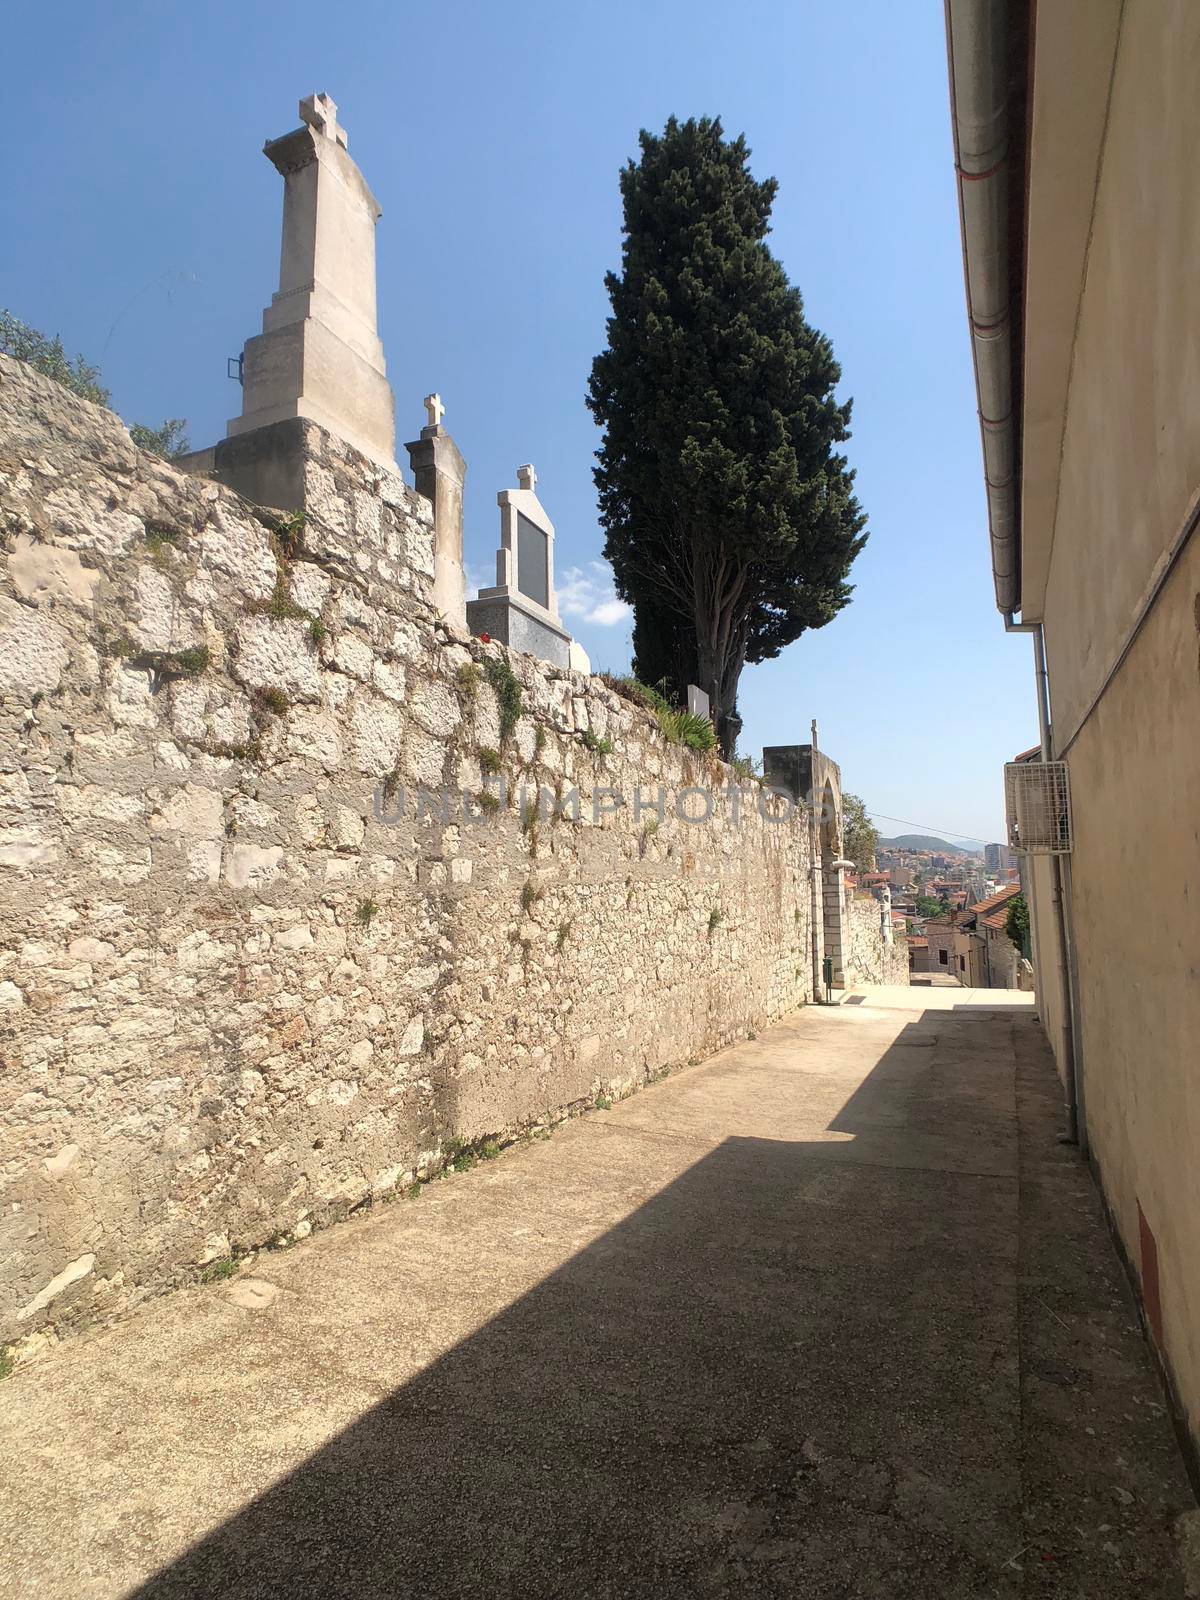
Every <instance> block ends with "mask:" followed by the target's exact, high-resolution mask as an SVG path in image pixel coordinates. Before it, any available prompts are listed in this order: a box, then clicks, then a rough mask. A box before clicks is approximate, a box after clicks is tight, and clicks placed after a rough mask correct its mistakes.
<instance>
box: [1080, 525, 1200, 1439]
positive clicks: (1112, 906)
mask: <svg viewBox="0 0 1200 1600" xmlns="http://www.w3.org/2000/svg"><path fill="white" fill-rule="evenodd" d="M1198 594H1200V544H1197V543H1196V542H1195V541H1194V540H1193V542H1192V545H1191V547H1190V548H1189V551H1188V554H1187V556H1186V557H1185V559H1184V561H1183V562H1181V564H1180V566H1179V567H1178V568H1177V569H1176V572H1175V574H1174V576H1173V577H1172V579H1171V580H1170V582H1169V584H1168V585H1167V587H1166V589H1165V591H1164V593H1163V595H1162V597H1161V599H1160V600H1159V603H1158V605H1157V606H1156V608H1155V610H1154V612H1153V613H1152V615H1151V617H1150V619H1149V621H1148V622H1147V624H1146V626H1145V627H1144V628H1143V630H1142V632H1141V634H1140V635H1139V637H1138V640H1137V642H1136V644H1135V645H1134V647H1133V650H1132V652H1131V653H1130V655H1129V658H1128V659H1127V661H1126V663H1125V665H1124V667H1123V668H1122V670H1121V672H1120V673H1119V674H1118V676H1117V678H1116V679H1115V681H1114V683H1113V685H1112V687H1111V688H1110V689H1109V691H1108V693H1107V694H1106V695H1105V697H1104V699H1103V700H1102V701H1101V702H1100V705H1099V707H1098V708H1097V710H1096V712H1095V713H1094V715H1093V716H1092V718H1091V719H1090V721H1089V722H1088V724H1087V726H1086V727H1085V728H1084V731H1083V733H1082V734H1081V736H1080V738H1079V741H1078V743H1077V744H1076V745H1075V747H1074V749H1073V750H1072V752H1071V757H1070V766H1071V784H1072V791H1073V793H1074V795H1075V797H1076V799H1075V808H1074V817H1075V850H1074V853H1073V855H1072V860H1071V877H1072V898H1073V913H1074V915H1073V922H1074V928H1075V935H1076V943H1077V950H1078V957H1077V959H1078V967H1079V987H1080V999H1081V1013H1082V1030H1081V1032H1082V1038H1081V1041H1080V1043H1081V1050H1082V1062H1083V1099H1084V1115H1085V1120H1086V1126H1087V1131H1088V1135H1089V1138H1090V1140H1091V1144H1092V1149H1093V1153H1094V1155H1095V1157H1096V1161H1097V1164H1098V1167H1099V1171H1100V1176H1101V1181H1102V1183H1103V1186H1104V1190H1105V1193H1106V1194H1107V1196H1108V1199H1109V1202H1110V1205H1111V1206H1112V1209H1113V1213H1114V1215H1115V1218H1116V1221H1117V1226H1118V1227H1119V1229H1120V1232H1121V1236H1122V1239H1123V1240H1124V1243H1125V1247H1126V1249H1127V1251H1128V1252H1129V1255H1130V1257H1131V1259H1132V1261H1133V1262H1134V1265H1135V1267H1136V1266H1138V1265H1139V1261H1140V1252H1139V1229H1138V1212H1137V1207H1138V1202H1139V1201H1140V1202H1141V1206H1142V1210H1143V1212H1144V1213H1145V1216H1146V1220H1147V1222H1148V1223H1149V1225H1150V1227H1151V1229H1152V1230H1153V1232H1154V1235H1155V1238H1156V1239H1157V1243H1158V1256H1159V1282H1160V1288H1161V1295H1162V1309H1163V1338H1164V1345H1165V1354H1166V1357H1167V1359H1168V1362H1169V1364H1170V1367H1171V1370H1172V1372H1173V1373H1174V1376H1175V1380H1176V1382H1177V1384H1178V1387H1179V1390H1180V1393H1181V1396H1182V1398H1183V1401H1184V1403H1185V1405H1186V1406H1187V1408H1188V1411H1189V1413H1190V1418H1191V1425H1192V1429H1193V1433H1194V1434H1195V1435H1196V1436H1200V827H1198V817H1200V809H1198V807H1200V664H1198V659H1197V657H1198V644H1200V637H1198V634H1197V626H1196V613H1195V610H1194V607H1195V604H1196V600H1197V595H1198Z"/></svg>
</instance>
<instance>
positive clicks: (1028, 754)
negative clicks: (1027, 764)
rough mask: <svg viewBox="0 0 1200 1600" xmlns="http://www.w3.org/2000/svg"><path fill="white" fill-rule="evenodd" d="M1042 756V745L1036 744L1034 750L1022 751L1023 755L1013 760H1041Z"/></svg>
mask: <svg viewBox="0 0 1200 1600" xmlns="http://www.w3.org/2000/svg"><path fill="white" fill-rule="evenodd" d="M1041 755H1042V747H1041V745H1040V744H1035V745H1034V747H1033V749H1032V750H1022V751H1021V754H1020V755H1019V756H1014V757H1013V760H1014V761H1033V760H1040V759H1041Z"/></svg>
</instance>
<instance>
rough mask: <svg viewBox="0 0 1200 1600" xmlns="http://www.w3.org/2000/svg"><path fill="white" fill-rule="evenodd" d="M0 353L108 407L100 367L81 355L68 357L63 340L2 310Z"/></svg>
mask: <svg viewBox="0 0 1200 1600" xmlns="http://www.w3.org/2000/svg"><path fill="white" fill-rule="evenodd" d="M0 352H2V353H3V354H4V355H6V356H15V357H16V358H17V360H18V361H24V362H27V363H28V365H29V366H31V367H32V368H33V370H34V371H35V372H40V373H41V374H42V376H43V377H46V378H53V379H54V381H55V383H61V384H62V385H63V387H64V388H65V389H70V390H72V391H73V392H74V393H75V394H77V395H80V396H82V398H83V399H84V400H92V401H94V402H95V404H96V405H98V406H106V405H107V404H108V390H107V389H106V388H105V387H104V385H103V384H102V383H101V382H100V369H99V368H98V367H93V366H89V365H88V363H87V362H86V361H85V360H84V359H83V357H82V356H71V357H70V358H68V356H67V354H66V352H65V351H64V349H63V345H62V340H61V339H58V338H54V339H48V338H47V337H46V335H45V334H44V333H39V332H38V331H37V329H36V328H31V327H29V325H28V324H27V323H24V322H21V321H20V319H19V318H17V317H14V316H13V314H12V312H11V311H0Z"/></svg>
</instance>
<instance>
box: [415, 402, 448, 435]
mask: <svg viewBox="0 0 1200 1600" xmlns="http://www.w3.org/2000/svg"><path fill="white" fill-rule="evenodd" d="M421 404H422V405H423V406H424V407H425V410H426V412H427V414H428V416H429V426H430V427H431V428H440V427H441V425H442V418H443V417H444V416H445V414H446V408H445V406H444V405H443V404H442V397H441V395H440V394H427V395H426V396H425V398H424V400H422V401H421Z"/></svg>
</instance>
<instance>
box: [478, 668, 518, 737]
mask: <svg viewBox="0 0 1200 1600" xmlns="http://www.w3.org/2000/svg"><path fill="white" fill-rule="evenodd" d="M485 670H486V672H487V680H488V682H489V683H490V684H491V686H492V688H493V690H494V691H495V695H496V702H497V704H498V706H499V708H500V743H501V744H502V745H503V744H507V743H508V740H509V738H510V737H511V735H512V731H513V729H514V728H515V727H516V725H517V723H518V722H519V721H520V720H521V683H520V680H519V679H518V677H517V675H516V673H515V672H514V671H513V669H512V667H511V666H510V665H509V663H508V657H507V656H489V657H488V660H487V666H486V668H485Z"/></svg>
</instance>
